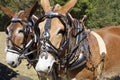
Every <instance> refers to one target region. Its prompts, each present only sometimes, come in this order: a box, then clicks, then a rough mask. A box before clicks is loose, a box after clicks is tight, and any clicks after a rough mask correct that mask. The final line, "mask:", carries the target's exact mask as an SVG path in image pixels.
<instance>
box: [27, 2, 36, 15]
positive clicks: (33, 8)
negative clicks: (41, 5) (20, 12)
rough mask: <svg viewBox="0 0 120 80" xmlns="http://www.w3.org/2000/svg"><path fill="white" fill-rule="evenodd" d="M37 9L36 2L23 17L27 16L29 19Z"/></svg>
mask: <svg viewBox="0 0 120 80" xmlns="http://www.w3.org/2000/svg"><path fill="white" fill-rule="evenodd" d="M37 7H38V1H36V2H35V4H34V5H33V6H32V7H30V8H29V9H28V10H26V11H25V16H28V15H29V17H31V16H32V15H33V14H34V13H35V11H36V9H37Z"/></svg>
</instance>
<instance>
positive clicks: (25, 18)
mask: <svg viewBox="0 0 120 80" xmlns="http://www.w3.org/2000/svg"><path fill="white" fill-rule="evenodd" d="M37 6H38V2H36V3H35V4H34V5H33V6H32V7H31V8H29V9H28V10H26V11H22V10H21V11H19V12H18V13H14V12H13V11H11V10H9V9H7V8H5V7H3V6H2V5H0V8H1V9H2V10H3V11H4V12H5V13H6V14H7V15H9V16H10V17H12V19H11V20H10V21H9V22H8V24H7V25H6V27H5V31H6V34H7V39H6V52H7V53H6V62H7V63H8V64H9V65H10V66H11V67H14V68H15V67H17V66H18V65H19V64H20V63H21V59H22V58H26V57H27V56H28V55H29V54H30V53H29V52H31V51H30V48H31V45H32V47H35V46H34V32H33V29H34V24H35V22H36V21H37V19H38V18H37V17H36V16H35V15H33V14H34V13H35V11H36V8H37ZM28 53H29V54H28ZM27 54H28V55H27Z"/></svg>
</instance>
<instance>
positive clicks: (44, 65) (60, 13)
mask: <svg viewBox="0 0 120 80" xmlns="http://www.w3.org/2000/svg"><path fill="white" fill-rule="evenodd" d="M76 2H77V0H70V1H69V2H68V3H67V4H66V5H64V6H59V5H58V7H57V6H56V7H55V9H53V10H52V9H51V6H50V4H49V1H48V0H41V5H42V7H43V9H44V11H45V16H44V17H43V18H42V19H39V20H38V22H37V23H36V26H38V28H39V30H40V34H39V36H38V37H39V38H40V45H41V48H40V55H39V60H38V63H37V65H36V71H38V72H39V71H41V72H45V73H47V72H49V71H51V70H52V67H53V64H54V62H55V61H56V59H59V58H60V56H61V55H62V53H60V52H59V51H60V47H61V44H64V43H63V42H62V41H63V40H64V39H66V37H65V35H68V34H67V31H68V30H69V28H68V27H69V26H70V24H69V22H68V21H69V19H68V18H70V16H69V15H67V13H69V11H70V10H71V8H72V7H73V6H74V5H75V3H76ZM46 4H47V5H46ZM56 56H57V57H56Z"/></svg>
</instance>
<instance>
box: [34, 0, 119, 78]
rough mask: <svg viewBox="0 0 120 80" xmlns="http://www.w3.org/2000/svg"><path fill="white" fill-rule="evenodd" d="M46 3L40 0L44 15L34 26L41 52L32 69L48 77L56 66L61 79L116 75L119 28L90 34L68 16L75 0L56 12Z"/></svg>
mask: <svg viewBox="0 0 120 80" xmlns="http://www.w3.org/2000/svg"><path fill="white" fill-rule="evenodd" d="M47 2H48V0H41V5H42V7H43V9H44V11H45V16H44V17H43V18H42V19H39V20H38V22H37V23H36V26H37V27H36V29H39V30H40V34H38V33H37V32H36V35H38V36H37V37H38V38H39V39H40V41H39V42H40V45H41V48H40V51H41V52H40V54H39V60H38V62H37V64H36V67H35V69H36V70H37V71H38V72H43V73H46V74H49V73H50V72H51V71H52V70H53V67H55V70H56V74H58V77H59V79H60V80H72V79H73V80H86V79H87V80H94V79H99V80H101V79H102V80H103V79H107V78H111V77H113V76H116V75H119V73H120V60H119V56H120V53H119V52H120V49H119V44H120V38H119V37H120V32H119V31H120V27H115V26H110V27H105V28H102V29H96V30H94V31H89V30H87V29H85V26H84V24H83V22H79V21H78V20H77V19H74V18H72V16H70V15H69V14H68V13H69V11H70V10H71V8H72V7H74V5H75V4H76V2H77V0H70V1H69V2H68V3H67V4H66V5H64V6H62V7H61V8H60V9H58V10H56V11H52V9H51V6H50V5H49V4H48V3H47ZM46 3H47V4H48V5H45V4H46ZM116 60H117V61H116Z"/></svg>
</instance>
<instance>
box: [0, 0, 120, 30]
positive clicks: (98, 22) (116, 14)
mask: <svg viewBox="0 0 120 80" xmlns="http://www.w3.org/2000/svg"><path fill="white" fill-rule="evenodd" d="M35 1H36V0H0V4H2V5H3V6H5V7H7V8H9V9H11V10H12V11H14V12H18V11H19V10H26V9H28V8H29V7H30V6H31V5H32V4H33V3H34V2H35ZM68 1H69V0H50V3H51V5H52V6H54V5H55V4H60V5H61V6H63V5H64V4H65V3H66V2H68ZM119 4H120V0H78V2H77V4H76V5H75V7H74V8H73V9H72V11H71V15H72V16H73V17H74V18H77V19H81V18H82V17H83V15H87V19H86V20H85V25H86V26H87V27H88V28H101V27H105V26H112V25H115V26H116V25H119V24H120V5H119ZM37 15H38V16H40V15H43V10H42V9H39V12H37ZM8 20H9V17H8V16H7V15H5V14H4V13H3V12H2V11H1V10H0V30H1V29H2V30H3V26H4V25H5V24H6V23H7V21H8Z"/></svg>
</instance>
